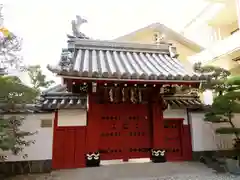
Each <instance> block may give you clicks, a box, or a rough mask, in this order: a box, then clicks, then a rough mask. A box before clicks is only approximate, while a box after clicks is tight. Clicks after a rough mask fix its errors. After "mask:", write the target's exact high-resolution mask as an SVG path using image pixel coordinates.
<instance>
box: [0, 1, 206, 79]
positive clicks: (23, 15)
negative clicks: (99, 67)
mask: <svg viewBox="0 0 240 180" xmlns="http://www.w3.org/2000/svg"><path fill="white" fill-rule="evenodd" d="M0 3H3V4H4V5H5V7H4V11H3V12H4V25H5V26H6V27H7V28H8V29H9V30H11V31H13V32H14V33H15V34H17V35H18V36H20V37H22V38H23V50H22V55H23V58H24V62H25V63H26V64H40V65H41V66H42V68H43V70H44V72H45V73H46V74H47V75H48V77H50V79H54V80H56V81H57V82H60V81H59V79H56V78H53V75H52V74H51V72H49V71H47V70H46V66H47V64H56V63H57V62H58V60H59V59H60V53H61V49H62V48H64V47H66V40H67V39H66V34H67V33H71V23H70V21H71V20H72V19H74V18H75V15H80V16H82V17H83V18H85V19H87V20H88V23H87V24H84V25H83V26H82V32H84V33H85V34H86V35H87V36H90V37H92V38H94V39H102V40H107V39H113V38H116V37H118V36H122V35H125V34H127V33H130V32H132V31H135V30H137V29H139V28H142V27H144V26H147V25H149V24H151V23H154V22H160V23H162V24H165V25H167V26H168V27H170V28H173V29H174V30H176V31H180V30H182V28H183V27H184V26H185V25H186V24H187V23H188V22H189V21H190V20H191V19H192V18H193V17H194V16H196V15H197V14H198V13H199V12H200V11H201V10H202V9H203V8H204V7H205V6H206V4H207V3H206V1H204V0H181V1H180V0H138V1H137V0H131V1H130V0H121V1H116V0H111V1H110V0H67V1H66V0H62V1H49V0H41V1H39V0H0Z"/></svg>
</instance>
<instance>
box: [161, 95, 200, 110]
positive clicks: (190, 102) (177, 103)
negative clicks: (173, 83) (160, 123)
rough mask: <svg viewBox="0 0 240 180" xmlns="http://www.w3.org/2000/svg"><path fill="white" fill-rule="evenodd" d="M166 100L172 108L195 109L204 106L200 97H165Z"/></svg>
mask: <svg viewBox="0 0 240 180" xmlns="http://www.w3.org/2000/svg"><path fill="white" fill-rule="evenodd" d="M164 100H165V101H166V102H167V104H168V105H169V106H170V107H172V108H195V107H202V106H203V104H202V102H201V100H200V99H199V97H198V96H192V95H173V96H165V97H164Z"/></svg>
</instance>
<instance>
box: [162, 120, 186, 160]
mask: <svg viewBox="0 0 240 180" xmlns="http://www.w3.org/2000/svg"><path fill="white" fill-rule="evenodd" d="M181 128H182V121H181V120H164V134H165V137H164V143H165V148H166V151H167V153H166V156H167V159H168V160H175V159H179V158H181V157H182V142H181Z"/></svg>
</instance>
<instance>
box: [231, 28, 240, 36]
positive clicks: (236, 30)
mask: <svg viewBox="0 0 240 180" xmlns="http://www.w3.org/2000/svg"><path fill="white" fill-rule="evenodd" d="M238 31H239V28H237V29H235V30H234V31H232V32H231V33H230V34H231V35H233V34H234V33H236V32H238Z"/></svg>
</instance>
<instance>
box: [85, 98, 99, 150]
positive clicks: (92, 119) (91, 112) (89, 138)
mask: <svg viewBox="0 0 240 180" xmlns="http://www.w3.org/2000/svg"><path fill="white" fill-rule="evenodd" d="M88 103H89V104H88V106H89V107H88V116H87V117H88V118H87V131H86V153H94V152H97V151H98V148H99V138H100V132H99V130H100V124H99V114H100V113H99V111H100V110H101V109H99V108H98V107H97V104H95V101H94V94H92V93H89V97H88Z"/></svg>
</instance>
